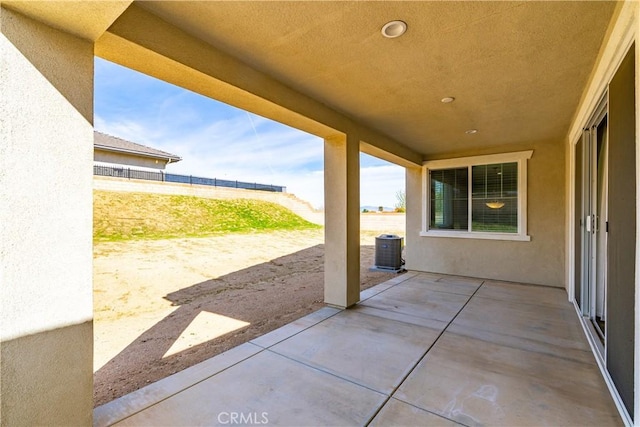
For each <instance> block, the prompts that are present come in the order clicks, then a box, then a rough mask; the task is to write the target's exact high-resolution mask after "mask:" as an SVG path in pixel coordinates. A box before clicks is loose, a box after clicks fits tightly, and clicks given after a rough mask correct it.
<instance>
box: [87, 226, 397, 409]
mask: <svg viewBox="0 0 640 427" xmlns="http://www.w3.org/2000/svg"><path fill="white" fill-rule="evenodd" d="M385 232H391V233H394V234H399V235H401V236H404V232H403V231H400V230H399V229H398V230H395V231H393V230H385ZM323 233H324V231H323V230H312V231H295V232H274V233H265V234H252V235H248V234H236V235H227V236H220V237H208V238H193V239H173V240H156V241H153V240H152V241H131V242H120V243H99V244H96V245H95V247H94V312H95V321H94V334H95V339H94V353H95V354H94V372H95V374H94V405H95V406H99V405H101V404H104V403H106V402H108V401H110V400H113V399H115V398H117V397H119V396H122V395H124V394H127V393H130V392H132V391H134V390H137V389H139V388H141V387H143V386H145V385H146V384H148V383H151V382H154V381H157V380H159V379H161V378H164V377H166V376H168V375H170V374H173V373H175V372H177V371H180V370H182V369H185V368H187V367H189V366H191V365H194V364H196V363H199V362H201V361H203V360H205V359H207V358H210V357H212V356H215V355H216V354H219V353H222V352H224V351H226V350H228V349H230V348H232V347H235V346H237V345H239V344H242V343H244V342H246V341H249V340H251V339H253V338H255V337H257V336H260V335H263V334H265V333H267V332H269V331H271V330H273V329H276V328H278V327H280V326H282V325H284V324H286V323H289V322H291V321H293V320H295V319H297V318H299V317H302V316H304V315H306V314H307V313H310V312H312V311H314V310H317V309H319V308H321V307H322V306H323V302H322V301H323V280H324V276H323V267H324V264H323V262H324V248H323V245H322V243H323V240H324V235H323ZM379 234H380V232H375V231H363V232H362V235H361V244H362V245H363V246H362V247H361V266H360V267H361V286H362V289H366V288H368V287H371V286H373V285H375V284H378V283H380V282H383V281H385V280H388V279H390V278H392V277H393V275H392V274H390V273H378V272H370V271H368V269H369V267H371V266H372V265H373V263H374V244H375V236H377V235H379Z"/></svg>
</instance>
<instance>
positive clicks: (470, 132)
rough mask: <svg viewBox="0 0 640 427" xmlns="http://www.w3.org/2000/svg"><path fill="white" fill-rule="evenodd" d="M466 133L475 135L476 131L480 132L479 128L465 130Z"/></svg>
mask: <svg viewBox="0 0 640 427" xmlns="http://www.w3.org/2000/svg"><path fill="white" fill-rule="evenodd" d="M465 133H466V134H467V135H473V134H474V133H478V129H469V130H468V131H465Z"/></svg>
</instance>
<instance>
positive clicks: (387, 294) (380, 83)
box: [0, 0, 640, 426]
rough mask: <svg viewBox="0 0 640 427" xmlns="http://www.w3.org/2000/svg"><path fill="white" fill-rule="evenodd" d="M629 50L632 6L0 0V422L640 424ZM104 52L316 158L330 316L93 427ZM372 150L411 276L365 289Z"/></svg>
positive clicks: (110, 407) (153, 390) (98, 417)
mask: <svg viewBox="0 0 640 427" xmlns="http://www.w3.org/2000/svg"><path fill="white" fill-rule="evenodd" d="M389 25H391V27H389ZM394 26H395V27H394ZM403 26H404V30H406V31H404V33H403V32H402V31H400V30H402V27H403ZM388 28H392V29H394V28H395V30H392V31H391V33H389V32H386V31H385V29H388ZM396 30H397V32H395V31H396ZM639 37H640V3H638V2H637V1H618V2H608V1H603V2H598V1H589V2H579V1H578V2H574V1H567V2H563V1H558V2H551V1H540V2H538V1H525V2H505V1H495V2H492V1H487V2H484V1H483V2H475V1H473V2H472V1H469V2H465V1H462V2H446V1H443V2H439V1H436V2H429V1H424V2H423V1H418V2H415V1H407V2H403V1H398V2H386V1H376V2H373V1H372V2H367V1H353V2H351V1H346V2H337V1H336V2H307V1H292V2H276V1H268V2H258V1H256V2H253V1H246V2H244V1H242V2H235V1H184V2H164V1H133V0H114V1H96V2H64V1H61V2H50V1H20V0H9V1H7V0H1V4H0V49H1V52H2V58H3V61H2V66H1V67H0V71H1V72H0V93H2V97H0V122H1V124H2V126H0V201H2V209H0V224H2V227H0V282H1V285H2V292H1V298H0V300H1V303H2V309H1V310H0V326H1V327H0V344H1V348H0V349H1V354H0V383H1V385H2V387H1V394H0V404H1V405H0V412H1V415H2V419H0V425H2V426H4V425H12V426H13V425H44V424H46V425H90V424H91V423H92V421H93V422H95V424H97V425H109V424H114V423H122V424H135V425H140V424H148V425H158V424H183V425H184V424H191V425H194V424H212V423H213V424H215V423H220V424H225V423H226V424H232V423H233V420H232V419H231V418H229V419H226V418H224V417H226V416H227V415H228V416H229V417H231V415H232V414H236V416H237V417H244V418H235V421H236V422H237V421H242V422H244V423H245V424H247V423H253V424H257V423H258V422H263V421H267V420H268V422H269V423H270V424H274V425H275V424H282V425H316V424H324V425H335V424H368V423H380V424H419V423H422V422H424V423H431V422H434V423H436V424H438V423H440V422H442V423H444V424H446V423H449V422H450V423H453V422H456V423H459V424H462V425H475V424H504V425H526V424H529V425H533V424H535V425H544V424H552V425H561V424H572V425H587V424H594V425H609V424H621V423H624V424H626V425H633V424H635V425H640V422H639V421H638V416H637V414H638V412H640V393H638V392H637V391H638V390H639V389H640V275H639V274H637V270H638V268H640V250H638V248H640V239H639V238H638V231H637V230H638V224H640V214H639V212H640V209H639V208H640V202H639V201H638V200H639V198H638V194H639V193H640V190H639V189H640V174H638V172H637V171H638V168H639V167H640V150H638V149H637V147H638V144H639V142H640V140H639V138H638V135H640V115H639V113H638V110H637V105H638V102H639V100H640V73H639V72H638V69H639V67H640V43H638V38H639ZM95 56H98V57H101V58H103V59H106V60H109V61H111V62H114V63H117V64H120V65H122V66H125V67H128V68H131V69H133V70H136V71H139V72H142V73H145V74H147V75H150V76H152V77H155V78H158V79H161V80H164V81H166V82H168V83H172V84H174V85H178V86H181V87H183V88H186V89H188V90H191V91H193V92H196V93H199V94H201V95H203V96H207V97H210V98H214V99H217V100H219V101H222V102H225V103H228V104H230V105H232V106H235V107H238V108H242V109H245V110H247V111H249V112H252V113H255V114H258V115H261V116H263V117H266V118H269V119H272V120H276V121H279V122H281V123H283V124H286V125H288V126H291V127H293V128H296V129H299V130H302V131H305V132H308V133H310V134H313V135H315V136H317V137H320V138H322V139H323V140H324V201H325V222H324V224H325V251H326V257H325V269H324V271H325V278H324V280H325V283H324V302H325V303H326V304H327V305H328V306H330V307H338V308H325V309H323V310H321V311H320V312H318V313H315V314H313V315H311V316H310V317H307V318H304V319H301V320H299V321H297V322H294V323H293V324H291V325H288V326H286V327H284V328H282V329H280V330H278V331H275V332H273V333H271V334H269V335H267V336H264V337H261V338H259V339H256V340H254V341H253V342H251V343H247V344H245V345H243V346H241V347H238V348H236V349H234V350H232V351H230V352H229V353H226V354H224V355H221V356H219V357H216V358H214V359H212V360H210V361H207V362H205V363H203V364H201V365H197V366H195V367H192V368H190V369H188V370H186V371H183V372H181V373H178V374H176V375H175V376H173V377H169V378H167V379H165V380H163V381H161V382H159V383H157V384H153V385H150V386H149V387H148V388H145V389H142V390H140V391H138V392H135V393H133V394H131V395H129V396H126V397H124V398H122V399H121V400H117V401H115V402H112V403H109V404H107V405H105V406H103V407H100V408H98V409H96V410H95V412H94V410H93V402H92V388H93V387H92V378H93V376H92V367H93V302H92V174H91V169H92V152H93V132H94V120H95V119H96V118H95V117H94V110H93V90H94V87H93V84H94V59H95ZM212 144H213V142H212ZM291 150H292V152H295V151H296V147H292V148H291ZM362 152H364V153H366V154H369V155H373V156H376V157H379V158H381V159H384V160H387V161H390V162H393V163H396V164H398V165H400V166H403V167H405V170H406V189H405V190H406V197H407V199H406V200H407V203H406V204H407V207H406V208H407V212H406V236H405V239H406V240H405V241H406V244H407V252H406V256H405V260H406V265H405V266H406V268H408V269H409V270H412V271H414V272H412V273H409V274H406V275H402V276H399V277H397V278H396V279H394V280H392V281H391V282H388V283H386V284H384V285H382V286H380V287H378V288H376V289H375V290H373V291H366V292H363V293H362V294H361V293H360V281H359V277H360V276H359V273H360V272H359V265H360V259H359V253H360V252H359V245H360V223H359V218H360V203H359V201H360V180H361V176H360V175H361V174H360V160H359V159H360V154H361V153H362ZM419 272H422V273H419ZM426 272H432V273H433V272H437V273H438V274H437V275H433V274H431V273H426ZM460 276H467V277H482V278H486V280H480V279H467V278H461V277H460ZM517 283H527V285H521V284H517ZM283 298H286V295H283ZM263 412H264V413H265V414H266V415H265V416H264V418H263V417H262V415H263ZM618 414H619V415H618ZM221 416H222V417H223V418H219V417H221ZM247 417H252V418H250V419H249V418H247ZM256 417H257V418H256Z"/></svg>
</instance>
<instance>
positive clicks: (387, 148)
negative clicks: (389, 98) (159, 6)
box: [95, 4, 422, 165]
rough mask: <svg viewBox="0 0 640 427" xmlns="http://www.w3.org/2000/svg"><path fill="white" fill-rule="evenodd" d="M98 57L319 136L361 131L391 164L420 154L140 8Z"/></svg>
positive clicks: (99, 46) (121, 21) (108, 36)
mask: <svg viewBox="0 0 640 427" xmlns="http://www.w3.org/2000/svg"><path fill="white" fill-rule="evenodd" d="M95 52H96V55H98V56H100V57H102V58H104V59H107V60H109V61H112V62H115V63H118V64H120V65H123V66H126V67H129V68H131V69H134V70H137V71H140V72H142V73H145V74H148V75H150V76H153V77H156V78H159V79H162V80H164V81H167V82H169V83H173V84H176V85H178V86H181V87H184V88H185V89H188V90H191V91H194V92H196V93H200V94H202V95H205V96H208V97H210V98H213V99H217V100H219V101H222V102H225V103H227V104H230V105H233V106H235V107H238V108H242V109H244V110H247V111H250V112H253V113H256V114H259V115H261V116H264V117H267V118H269V119H272V120H276V121H278V122H281V123H284V124H286V125H289V126H292V127H294V128H297V129H300V130H303V131H305V132H309V133H311V134H314V135H316V136H319V137H321V138H332V137H335V136H337V135H340V134H346V133H357V134H359V135H361V138H362V140H363V141H365V142H366V143H367V144H368V145H369V146H371V147H375V148H376V149H377V150H379V151H380V152H379V153H378V156H379V157H382V156H385V154H384V153H389V154H390V155H391V156H389V157H388V160H391V161H394V160H392V159H395V161H398V159H402V160H401V161H402V162H404V163H409V164H415V165H419V164H421V162H422V156H421V155H420V154H419V153H417V152H415V151H413V150H411V149H410V148H408V147H407V146H405V145H403V144H401V143H399V142H398V141H395V140H393V139H392V138H390V137H388V136H386V135H384V134H381V133H380V132H377V131H375V130H373V129H370V128H367V127H365V126H363V125H361V124H360V123H358V122H356V121H355V120H353V119H352V118H350V117H348V116H347V115H345V114H343V113H340V112H339V111H337V110H336V109H334V108H332V107H330V106H327V105H325V104H322V103H320V102H318V101H317V100H315V99H313V98H311V97H309V96H307V95H305V94H304V93H301V92H298V91H296V90H293V89H291V88H290V87H288V86H286V85H285V84H283V83H281V82H279V81H278V80H276V79H274V78H273V77H271V76H269V75H267V74H265V73H263V72H262V71H260V70H257V69H255V68H252V67H250V66H249V65H247V64H245V63H243V62H241V61H240V60H238V59H236V58H234V57H233V56H231V55H229V54H227V53H225V52H222V51H221V50H219V49H217V48H216V47H214V46H211V45H210V44H207V43H205V42H204V41H202V40H200V39H198V38H196V37H193V36H191V35H190V34H188V33H187V32H185V31H184V30H183V29H180V28H178V27H176V26H173V25H171V24H169V23H167V22H166V21H164V20H162V19H160V18H159V17H157V16H155V15H153V14H152V13H150V12H147V11H146V10H144V9H142V8H141V7H139V6H137V5H136V4H133V5H131V6H130V7H129V8H128V9H127V10H126V11H125V12H124V13H123V14H122V16H120V18H118V19H117V20H116V22H115V23H114V24H113V25H112V26H111V27H110V28H109V30H108V32H107V33H105V34H104V35H103V36H102V37H101V38H99V39H98V40H97V42H96V49H95Z"/></svg>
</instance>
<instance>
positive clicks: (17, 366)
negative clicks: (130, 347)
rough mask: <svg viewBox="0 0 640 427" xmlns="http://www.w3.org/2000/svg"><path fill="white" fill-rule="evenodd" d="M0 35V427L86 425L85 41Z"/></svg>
mask: <svg viewBox="0 0 640 427" xmlns="http://www.w3.org/2000/svg"><path fill="white" fill-rule="evenodd" d="M0 31H1V33H0V55H1V56H0V58H1V62H0V94H1V95H0V286H1V291H0V351H1V354H0V383H1V387H0V413H1V414H2V418H1V419H0V424H1V425H2V426H5V425H6V426H13V425H91V424H92V412H93V363H92V358H93V335H92V317H93V300H92V159H93V126H92V120H93V44H92V43H91V42H89V41H85V40H81V39H79V38H77V37H74V36H71V35H69V34H67V33H64V32H61V31H58V30H55V29H53V28H51V27H48V26H46V25H44V24H41V23H39V22H36V21H34V20H32V19H30V18H26V17H24V16H22V15H20V14H18V13H15V12H13V11H10V10H8V9H5V8H4V7H0Z"/></svg>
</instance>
